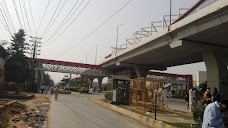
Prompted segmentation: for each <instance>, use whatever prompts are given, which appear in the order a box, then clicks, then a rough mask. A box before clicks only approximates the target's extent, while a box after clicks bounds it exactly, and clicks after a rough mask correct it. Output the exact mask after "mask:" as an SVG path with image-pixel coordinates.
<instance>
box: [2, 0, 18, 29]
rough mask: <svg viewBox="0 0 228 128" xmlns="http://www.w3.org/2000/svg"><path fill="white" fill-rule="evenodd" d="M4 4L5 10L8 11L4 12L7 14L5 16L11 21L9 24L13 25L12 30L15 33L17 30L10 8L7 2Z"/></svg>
mask: <svg viewBox="0 0 228 128" xmlns="http://www.w3.org/2000/svg"><path fill="white" fill-rule="evenodd" d="M3 4H4V5H5V6H4V7H5V9H4V10H6V11H4V13H6V14H5V15H6V17H7V20H8V21H9V24H10V25H11V28H12V30H14V32H16V29H15V26H14V23H13V20H12V18H11V16H10V13H9V10H8V6H7V4H6V1H5V0H3Z"/></svg>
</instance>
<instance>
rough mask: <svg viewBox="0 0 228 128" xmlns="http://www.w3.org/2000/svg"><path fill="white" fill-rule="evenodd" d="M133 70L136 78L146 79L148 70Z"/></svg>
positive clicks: (141, 67)
mask: <svg viewBox="0 0 228 128" xmlns="http://www.w3.org/2000/svg"><path fill="white" fill-rule="evenodd" d="M134 70H135V73H136V76H137V78H139V77H146V76H147V74H148V72H149V68H145V67H143V66H134Z"/></svg>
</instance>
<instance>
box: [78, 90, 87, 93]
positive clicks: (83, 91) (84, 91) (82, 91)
mask: <svg viewBox="0 0 228 128" xmlns="http://www.w3.org/2000/svg"><path fill="white" fill-rule="evenodd" d="M79 92H80V93H89V90H88V89H80V90H79Z"/></svg>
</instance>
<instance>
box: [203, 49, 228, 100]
mask: <svg viewBox="0 0 228 128" xmlns="http://www.w3.org/2000/svg"><path fill="white" fill-rule="evenodd" d="M202 56H203V59H204V61H205V64H206V68H207V86H208V87H210V89H211V90H214V88H215V87H216V88H218V90H219V91H220V92H221V93H223V94H224V96H225V99H228V93H227V92H228V82H227V64H228V63H227V62H228V61H227V56H226V54H225V53H219V51H216V52H215V51H206V52H204V53H203V54H202Z"/></svg>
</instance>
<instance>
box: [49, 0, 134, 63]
mask: <svg viewBox="0 0 228 128" xmlns="http://www.w3.org/2000/svg"><path fill="white" fill-rule="evenodd" d="M131 1H133V0H129V1H128V2H127V3H126V4H124V5H123V6H122V7H121V8H120V9H118V10H117V11H116V12H115V13H114V14H112V15H111V16H110V17H109V18H108V19H107V20H105V21H104V22H103V23H101V25H99V26H98V27H97V28H95V29H94V30H93V31H92V32H90V33H89V34H88V35H87V36H85V37H84V38H82V39H81V40H80V41H79V42H78V43H76V44H74V45H73V46H71V47H70V48H68V49H67V50H65V51H64V52H62V53H60V54H58V55H57V56H55V57H54V58H57V57H59V56H61V55H63V54H65V53H66V52H68V51H69V50H71V49H73V48H74V47H75V46H77V45H78V44H79V43H81V42H83V41H84V40H86V39H87V38H88V37H89V36H91V35H92V34H93V33H94V32H96V31H97V30H98V29H99V28H101V27H102V26H103V25H104V24H105V23H107V22H108V21H109V20H110V19H111V18H112V17H114V16H115V15H116V14H117V13H119V12H120V11H121V10H122V9H123V8H125V7H126V6H127V5H128V4H129V3H130V2H131ZM54 58H53V59H54Z"/></svg>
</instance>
